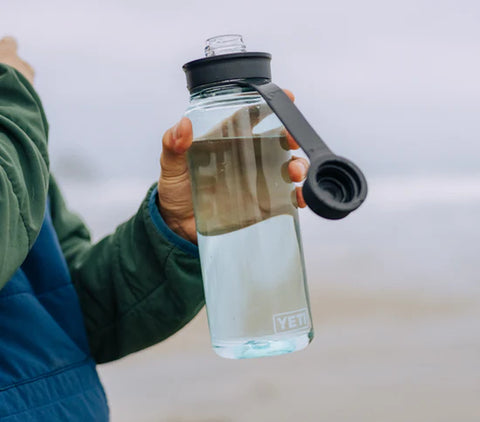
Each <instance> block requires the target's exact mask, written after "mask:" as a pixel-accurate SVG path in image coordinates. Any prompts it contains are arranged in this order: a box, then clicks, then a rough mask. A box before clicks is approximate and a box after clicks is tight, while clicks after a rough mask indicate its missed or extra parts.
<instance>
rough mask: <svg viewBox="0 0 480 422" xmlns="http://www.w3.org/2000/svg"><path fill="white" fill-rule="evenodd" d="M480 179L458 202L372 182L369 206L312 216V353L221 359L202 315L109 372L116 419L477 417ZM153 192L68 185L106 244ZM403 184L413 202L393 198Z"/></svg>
mask: <svg viewBox="0 0 480 422" xmlns="http://www.w3.org/2000/svg"><path fill="white" fill-rule="evenodd" d="M475 180H477V179H472V183H470V185H471V187H472V188H471V189H470V191H468V192H467V193H465V186H468V184H467V183H466V181H465V180H463V179H461V180H458V186H457V187H456V186H451V187H450V190H449V192H450V193H449V194H450V197H448V196H447V197H446V198H445V195H444V189H445V184H444V183H443V182H442V181H441V180H440V181H439V182H438V184H436V183H435V181H433V182H432V181H424V182H423V184H422V182H421V181H418V180H416V181H415V183H412V184H411V185H410V186H409V185H408V183H407V182H408V180H407V181H406V180H398V181H395V180H383V179H382V180H378V181H376V180H371V183H370V184H371V188H372V189H371V195H370V197H369V202H368V204H366V206H365V209H364V210H363V211H362V212H358V213H357V214H355V215H352V216H351V217H348V218H347V219H345V220H344V221H343V222H340V223H338V222H337V223H332V222H328V221H325V220H322V219H319V218H317V217H315V216H313V215H312V214H311V213H309V212H302V215H301V219H300V220H301V226H302V236H303V243H304V249H305V260H306V266H307V276H308V281H309V287H310V296H311V309H312V313H313V320H314V327H315V338H314V340H313V342H312V343H311V345H310V346H309V347H307V348H306V349H305V350H303V351H299V352H296V353H292V354H290V355H283V356H278V357H271V358H262V359H249V360H239V361H236V360H227V359H222V358H220V357H218V356H217V355H216V354H215V353H214V352H213V350H212V349H211V347H210V338H209V332H208V326H207V321H206V314H205V310H203V311H202V312H201V313H200V314H199V315H198V316H197V317H196V318H195V319H194V320H193V321H192V322H191V323H190V324H188V325H187V326H186V327H185V328H184V329H183V330H181V331H180V332H179V333H177V334H176V335H174V336H173V337H171V338H170V339H168V340H167V341H165V342H163V343H161V344H159V345H156V346H154V347H151V348H149V349H147V350H145V351H142V352H139V353H136V354H134V355H131V356H128V357H126V358H124V359H122V360H120V361H117V362H113V363H110V364H107V365H101V366H100V367H99V372H100V376H101V378H102V381H103V383H104V385H105V389H106V392H107V395H108V398H109V404H110V408H111V415H112V422H132V421H135V422H244V421H247V420H248V421H252V422H273V421H275V422H287V421H289V422H290V421H298V422H317V421H328V422H330V421H332V422H352V421H355V422H360V421H361V422H363V421H365V422H385V421H389V422H453V421H455V422H457V421H458V422H478V421H479V420H480V404H479V399H478V398H479V397H480V283H479V276H478V274H477V270H476V266H475V259H476V258H475V256H476V254H477V249H478V247H477V240H478V239H479V238H480V227H478V225H477V224H476V221H477V216H478V215H479V214H478V213H479V212H480V200H479V199H480V195H479V189H478V186H480V184H478V183H473V182H474V181H475ZM148 184H149V183H148V182H145V181H138V183H137V182H135V183H134V182H131V183H122V184H115V183H111V184H106V185H105V184H104V185H99V186H97V187H96V189H95V191H92V186H91V185H88V184H85V185H70V186H68V185H67V186H66V189H65V191H66V192H67V197H68V199H69V203H70V205H71V206H72V208H73V209H75V210H78V211H80V213H81V214H82V215H83V216H84V217H85V219H86V220H87V221H88V222H89V224H90V226H91V227H92V230H93V233H94V234H95V238H100V237H101V236H103V235H104V234H106V233H108V232H109V231H111V230H112V229H113V228H114V227H115V224H117V223H118V221H122V219H124V218H126V217H127V216H128V215H131V213H132V212H134V211H135V209H136V207H137V206H138V203H139V202H140V200H141V199H142V196H143V195H144V191H145V187H146V186H148ZM440 186H441V188H442V189H440ZM402 187H403V189H404V193H403V195H402V197H403V202H402V201H401V202H398V197H397V196H395V197H389V196H388V195H389V192H398V191H399V190H401V189H402ZM459 187H464V190H463V191H462V190H461V189H460V188H459ZM97 190H98V193H100V192H102V194H101V195H100V194H95V192H97ZM455 192H458V193H455ZM454 195H457V196H454ZM87 197H89V199H90V200H89V201H85V200H84V199H85V198H87ZM462 198H463V199H462ZM449 200H450V203H449V202H448V201H449ZM438 205H441V207H440V208H439V206H438Z"/></svg>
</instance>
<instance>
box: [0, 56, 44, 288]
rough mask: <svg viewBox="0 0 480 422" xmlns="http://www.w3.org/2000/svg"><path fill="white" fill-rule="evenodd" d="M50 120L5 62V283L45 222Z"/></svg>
mask: <svg viewBox="0 0 480 422" xmlns="http://www.w3.org/2000/svg"><path fill="white" fill-rule="evenodd" d="M47 133H48V127H47V121H46V119H45V115H44V112H43V109H42V105H41V102H40V99H39V98H38V96H37V94H36V93H35V91H34V89H33V87H32V86H31V85H30V83H29V82H28V81H27V80H26V79H25V78H24V77H23V76H22V75H21V74H20V73H19V72H17V71H16V70H14V69H13V68H12V67H9V66H7V65H3V64H0V289H1V288H2V287H3V286H4V285H5V283H6V282H7V281H8V280H9V279H10V278H11V276H12V275H13V273H14V272H15V271H16V270H17V268H18V267H19V266H20V265H21V264H22V262H23V261H24V259H25V257H26V256H27V254H28V251H29V250H30V247H31V246H32V245H33V243H34V242H35V239H36V237H37V235H38V233H39V231H40V228H41V226H42V222H43V217H44V214H45V203H46V198H47V191H48V177H49V176H48V171H49V170H48V156H47Z"/></svg>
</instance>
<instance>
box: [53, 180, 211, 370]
mask: <svg viewBox="0 0 480 422" xmlns="http://www.w3.org/2000/svg"><path fill="white" fill-rule="evenodd" d="M156 198H157V194H156V188H155V186H153V187H152V188H151V189H150V191H149V192H148V194H147V196H146V198H145V200H144V201H143V203H142V204H141V206H140V208H139V210H138V212H137V214H136V215H135V216H133V217H132V218H131V219H130V220H128V221H127V222H126V223H124V224H122V225H120V226H119V227H118V228H117V229H116V231H115V232H114V233H113V234H111V235H109V236H107V237H105V238H104V239H103V240H101V241H99V242H98V243H96V244H94V245H92V244H91V242H90V236H89V233H88V230H87V229H86V227H85V225H84V224H83V223H82V221H81V220H80V219H79V218H78V217H77V216H76V215H74V214H72V213H70V212H69V211H68V210H67V208H66V207H65V204H64V201H63V199H62V196H61V194H60V192H59V189H58V187H57V185H56V183H55V181H54V180H53V178H52V179H51V183H50V204H51V214H52V220H53V224H54V227H55V230H56V232H57V234H58V237H59V241H60V244H61V247H62V250H63V252H64V255H65V258H66V260H67V264H68V267H69V269H70V273H71V276H72V281H73V283H74V286H75V288H76V290H77V293H78V296H79V299H80V305H81V307H82V311H83V314H84V319H85V325H86V328H87V334H88V337H89V342H90V349H91V352H92V355H93V356H94V358H95V360H96V361H97V362H98V363H102V362H108V361H112V360H115V359H118V358H121V357H122V356H125V355H127V354H129V353H132V352H135V351H137V350H140V349H143V348H145V347H148V346H150V345H152V344H154V343H157V342H159V341H161V340H163V339H165V338H167V337H168V336H170V335H172V334H173V333H174V332H176V331H177V330H179V329H180V328H182V327H183V326H184V325H185V324H186V323H187V322H189V321H190V320H191V319H192V318H193V317H194V316H195V315H196V314H197V313H198V311H199V310H200V309H201V308H202V306H203V304H204V295H203V285H202V278H201V270H200V263H199V258H198V248H197V246H196V245H193V244H192V243H190V242H188V241H186V240H184V239H182V238H181V237H179V236H178V235H176V234H175V233H174V232H173V231H171V230H170V229H169V228H168V227H167V226H166V224H165V223H164V221H163V219H162V217H161V216H160V213H159V211H158V207H157V204H156Z"/></svg>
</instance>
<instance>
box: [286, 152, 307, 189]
mask: <svg viewBox="0 0 480 422" xmlns="http://www.w3.org/2000/svg"><path fill="white" fill-rule="evenodd" d="M308 168H309V164H308V161H307V160H306V159H305V158H302V157H292V159H291V160H290V162H289V163H288V176H289V177H290V180H291V181H292V182H294V183H299V182H301V181H303V180H304V179H305V177H307V172H308Z"/></svg>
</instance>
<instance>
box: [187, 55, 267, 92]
mask: <svg viewBox="0 0 480 422" xmlns="http://www.w3.org/2000/svg"><path fill="white" fill-rule="evenodd" d="M271 59H272V56H271V55H270V54H269V53H232V54H222V55H219V56H211V57H205V58H203V59H198V60H193V61H191V62H188V63H186V64H184V65H183V70H184V71H185V74H186V76H187V87H188V90H189V91H190V92H193V91H195V90H197V89H198V88H204V87H208V86H209V85H216V84H219V83H224V82H228V81H236V80H242V79H254V80H258V81H261V80H263V81H270V80H271V78H272V74H271V70H270V61H271Z"/></svg>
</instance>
